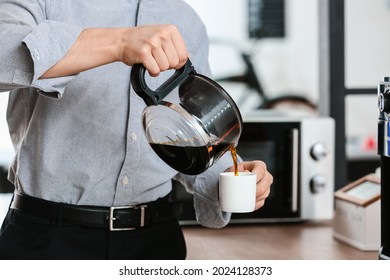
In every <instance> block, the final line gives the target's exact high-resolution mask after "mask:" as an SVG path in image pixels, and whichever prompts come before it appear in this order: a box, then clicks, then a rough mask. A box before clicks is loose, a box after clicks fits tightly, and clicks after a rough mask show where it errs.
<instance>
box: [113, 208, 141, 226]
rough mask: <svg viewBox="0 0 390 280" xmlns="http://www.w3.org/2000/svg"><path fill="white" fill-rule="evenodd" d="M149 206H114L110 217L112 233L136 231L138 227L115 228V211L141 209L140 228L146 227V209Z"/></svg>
mask: <svg viewBox="0 0 390 280" xmlns="http://www.w3.org/2000/svg"><path fill="white" fill-rule="evenodd" d="M146 207H147V205H139V206H116V207H115V206H113V207H110V216H109V229H110V231H121V230H135V229H136V227H127V228H124V227H114V222H115V220H116V217H115V216H114V211H115V210H118V209H141V220H140V224H139V227H143V226H144V225H145V208H146Z"/></svg>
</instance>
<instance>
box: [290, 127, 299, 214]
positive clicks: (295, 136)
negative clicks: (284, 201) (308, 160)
mask: <svg viewBox="0 0 390 280" xmlns="http://www.w3.org/2000/svg"><path fill="white" fill-rule="evenodd" d="M291 133H292V141H291V142H292V143H291V145H292V157H291V161H292V162H291V163H292V178H291V179H292V180H291V181H292V184H291V188H292V189H291V194H292V201H291V211H292V212H297V211H298V178H299V176H298V172H299V168H298V160H299V142H298V141H299V130H298V129H297V128H294V129H292V131H291Z"/></svg>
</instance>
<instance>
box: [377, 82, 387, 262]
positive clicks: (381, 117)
mask: <svg viewBox="0 0 390 280" xmlns="http://www.w3.org/2000/svg"><path fill="white" fill-rule="evenodd" d="M378 154H379V156H380V158H381V247H380V250H379V259H381V260H390V77H385V78H384V80H383V82H380V83H379V85H378Z"/></svg>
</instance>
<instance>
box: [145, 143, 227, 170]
mask: <svg viewBox="0 0 390 280" xmlns="http://www.w3.org/2000/svg"><path fill="white" fill-rule="evenodd" d="M150 146H151V147H152V149H153V150H154V151H155V152H156V154H158V155H159V157H160V158H161V159H162V160H163V161H165V163H166V164H168V165H169V166H170V167H172V168H173V169H175V170H180V172H182V173H185V174H188V175H196V174H200V173H202V172H204V171H206V170H207V168H208V167H209V166H210V165H212V163H213V161H214V160H218V159H215V158H213V159H212V157H210V148H208V147H207V146H175V145H170V144H161V143H150ZM228 149H229V145H227V144H225V145H223V144H219V145H215V146H212V147H211V150H212V151H211V153H215V154H221V155H222V153H223V152H226V151H227V150H228ZM212 160H213V161H212ZM205 163H209V164H205Z"/></svg>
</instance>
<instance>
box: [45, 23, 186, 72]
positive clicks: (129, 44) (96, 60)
mask: <svg viewBox="0 0 390 280" xmlns="http://www.w3.org/2000/svg"><path fill="white" fill-rule="evenodd" d="M187 58H188V52H187V48H186V46H185V43H184V41H183V38H182V37H181V34H180V33H179V31H178V29H177V28H176V27H175V26H173V25H146V26H137V27H129V28H97V29H85V30H84V31H83V32H81V34H80V36H79V37H78V39H77V40H76V42H75V43H74V45H73V46H72V47H71V48H70V49H69V51H68V53H67V54H66V55H65V56H64V57H63V58H62V59H61V60H60V61H58V62H57V63H56V64H55V65H54V66H53V67H51V68H50V69H48V70H47V71H46V72H45V73H44V74H43V75H42V76H41V77H40V78H41V79H42V78H54V77H60V76H67V75H73V74H78V73H80V72H82V71H86V70H89V69H92V68H95V67H98V66H101V65H104V64H108V63H112V62H116V61H121V62H123V63H125V64H126V65H129V66H132V65H134V64H136V63H142V64H144V66H145V68H146V69H147V70H148V71H149V73H150V74H151V75H152V76H157V75H158V74H159V73H160V72H161V71H165V70H168V69H173V68H176V69H177V68H180V67H182V66H183V65H184V63H185V62H186V60H187Z"/></svg>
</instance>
